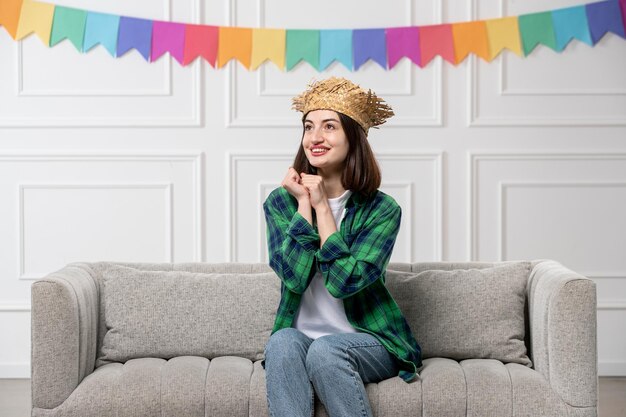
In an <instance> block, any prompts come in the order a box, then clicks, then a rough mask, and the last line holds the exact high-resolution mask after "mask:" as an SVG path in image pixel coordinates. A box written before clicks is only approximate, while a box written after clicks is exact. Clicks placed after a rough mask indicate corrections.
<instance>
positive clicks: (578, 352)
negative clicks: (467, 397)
mask: <svg viewBox="0 0 626 417" xmlns="http://www.w3.org/2000/svg"><path fill="white" fill-rule="evenodd" d="M528 300H529V306H528V310H529V318H530V343H531V356H532V360H533V363H534V368H535V369H536V370H537V371H539V372H540V373H541V374H543V376H544V377H545V378H546V379H547V380H548V382H549V383H550V386H551V387H552V389H553V390H554V391H555V392H556V393H557V394H558V395H559V396H560V397H561V398H562V399H563V401H564V402H565V403H567V404H569V405H570V406H572V407H596V406H597V402H598V395H597V393H598V351H597V344H596V340H597V336H596V332H597V329H596V327H597V312H596V286H595V283H594V282H593V281H592V280H590V279H588V278H585V277H584V276H582V275H580V274H577V273H575V272H573V271H571V270H569V269H567V268H565V267H563V266H562V265H561V264H559V263H558V262H555V261H549V260H547V261H540V262H537V263H535V264H534V267H533V270H532V271H531V274H530V278H529V283H528Z"/></svg>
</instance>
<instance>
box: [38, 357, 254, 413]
mask: <svg viewBox="0 0 626 417" xmlns="http://www.w3.org/2000/svg"><path fill="white" fill-rule="evenodd" d="M259 370H260V371H262V370H263V368H262V367H261V363H260V361H259V362H257V363H256V364H254V363H253V362H251V361H250V360H248V359H244V358H240V357H234V356H224V357H218V358H215V359H213V360H211V361H209V360H208V359H206V358H203V357H199V356H180V357H175V358H172V359H170V360H165V359H160V358H141V359H132V360H129V361H128V362H126V363H124V364H122V363H110V364H107V365H103V366H101V367H99V368H97V369H96V370H95V371H94V372H93V373H92V374H90V375H89V376H87V377H86V378H85V379H84V380H83V381H82V382H81V383H80V384H79V386H78V387H77V388H76V389H75V390H74V392H73V393H72V394H71V395H70V397H69V398H68V399H67V400H65V402H64V403H63V404H61V405H60V406H59V407H57V408H56V409H54V410H38V412H36V413H35V414H34V415H41V416H50V417H52V416H54V417H92V416H93V417H118V416H128V417H134V416H137V417H151V416H154V417H161V416H181V417H182V416H189V417H196V416H197V417H204V416H233V417H238V416H241V417H249V416H250V415H252V414H250V413H249V410H250V406H249V403H250V400H251V399H252V398H254V395H251V392H250V390H251V387H253V389H254V391H256V392H259V391H260V389H259V388H258V387H257V385H258V383H259V381H262V383H263V387H262V389H263V391H264V390H265V373H264V372H263V373H262V374H260V373H259ZM255 373H256V375H255ZM264 402H265V397H263V404H262V405H263V406H264Z"/></svg>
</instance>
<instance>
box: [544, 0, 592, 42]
mask: <svg viewBox="0 0 626 417" xmlns="http://www.w3.org/2000/svg"><path fill="white" fill-rule="evenodd" d="M552 23H553V24H554V35H555V39H556V47H557V50H559V51H562V50H563V49H565V47H566V46H567V44H568V43H570V41H571V40H572V39H578V40H579V41H582V42H585V43H586V44H588V45H593V41H592V40H591V34H590V33H589V25H588V24H587V13H586V12H585V6H576V7H567V8H565V9H559V10H553V11H552Z"/></svg>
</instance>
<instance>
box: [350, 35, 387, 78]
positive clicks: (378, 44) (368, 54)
mask: <svg viewBox="0 0 626 417" xmlns="http://www.w3.org/2000/svg"><path fill="white" fill-rule="evenodd" d="M386 43H387V42H386V41H385V29H356V30H354V31H353V32H352V47H353V52H354V69H355V70H358V69H359V68H360V67H361V65H363V64H365V63H366V62H367V61H369V60H370V59H371V60H373V61H375V62H377V63H378V65H380V66H381V67H383V69H387V44H386Z"/></svg>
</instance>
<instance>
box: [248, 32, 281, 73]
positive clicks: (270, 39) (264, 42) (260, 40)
mask: <svg viewBox="0 0 626 417" xmlns="http://www.w3.org/2000/svg"><path fill="white" fill-rule="evenodd" d="M286 33H287V31H286V30H284V29H254V30H253V31H252V63H251V69H253V70H254V69H257V68H258V67H259V65H261V64H262V63H263V62H264V61H265V60H266V59H269V60H270V61H272V62H273V63H274V64H276V66H277V67H278V68H279V69H281V70H283V69H284V68H285V44H286V36H287V35H286Z"/></svg>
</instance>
